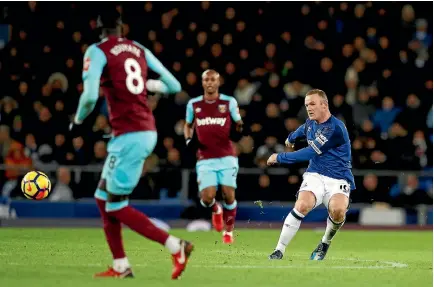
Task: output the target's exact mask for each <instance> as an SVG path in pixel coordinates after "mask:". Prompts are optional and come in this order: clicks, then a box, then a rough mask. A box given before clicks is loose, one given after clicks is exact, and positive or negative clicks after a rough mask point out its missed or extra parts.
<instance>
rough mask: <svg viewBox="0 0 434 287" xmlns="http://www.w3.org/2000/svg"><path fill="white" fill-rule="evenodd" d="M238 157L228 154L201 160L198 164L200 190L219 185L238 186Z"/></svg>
mask: <svg viewBox="0 0 434 287" xmlns="http://www.w3.org/2000/svg"><path fill="white" fill-rule="evenodd" d="M238 169H239V167H238V158H236V157H234V156H226V157H221V158H211V159H204V160H200V161H198V162H197V164H196V172H197V183H198V185H199V191H202V190H204V189H205V188H207V187H210V186H215V187H218V186H219V185H225V186H230V187H233V188H237V174H238Z"/></svg>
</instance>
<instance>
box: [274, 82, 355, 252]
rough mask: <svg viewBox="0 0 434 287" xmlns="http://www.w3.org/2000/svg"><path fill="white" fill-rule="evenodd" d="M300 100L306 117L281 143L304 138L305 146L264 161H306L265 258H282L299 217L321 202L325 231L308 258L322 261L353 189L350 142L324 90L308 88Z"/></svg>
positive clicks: (341, 219)
mask: <svg viewBox="0 0 434 287" xmlns="http://www.w3.org/2000/svg"><path fill="white" fill-rule="evenodd" d="M304 102H305V106H306V110H307V113H308V116H309V118H308V119H307V120H306V123H305V124H303V125H301V126H300V127H299V128H298V129H297V130H296V131H295V132H293V133H291V134H290V135H289V136H288V138H287V139H286V141H285V144H286V145H287V146H293V144H294V143H295V141H296V140H297V139H300V138H306V139H307V142H308V147H305V148H303V149H300V150H298V151H295V152H285V153H279V154H273V155H271V156H270V158H269V159H268V161H267V164H268V165H273V164H276V163H281V164H292V163H296V162H301V161H308V160H309V161H310V162H309V167H308V168H307V170H306V172H305V173H304V174H303V182H302V184H301V187H300V190H299V192H298V194H297V195H298V197H297V201H296V203H295V206H294V208H293V209H292V211H291V212H290V213H289V214H288V216H287V217H286V219H285V223H284V224H283V227H282V232H281V234H280V238H279V241H278V243H277V246H276V249H275V250H274V252H273V253H272V254H271V255H270V256H269V259H282V258H283V254H284V253H285V249H286V247H287V245H288V244H289V243H290V242H291V240H292V238H293V237H294V236H295V234H296V233H297V231H298V229H299V228H300V224H301V221H302V220H303V218H304V217H305V216H306V215H307V214H308V213H309V212H310V211H311V210H312V209H314V208H316V207H317V206H319V205H321V204H324V206H325V207H326V208H327V210H328V213H329V217H328V218H327V227H326V231H325V234H324V236H323V238H322V239H321V242H320V243H319V244H318V246H317V248H316V249H315V250H314V251H313V252H312V254H311V256H310V259H311V260H323V259H324V258H325V256H326V254H327V251H328V249H329V247H330V244H331V241H332V239H333V237H334V236H335V235H336V233H337V232H338V230H339V229H340V228H341V227H342V225H343V224H344V222H345V215H346V212H347V209H348V207H349V197H350V190H354V189H355V188H356V187H355V183H354V176H353V174H352V172H351V168H352V165H351V142H350V138H349V136H348V131H347V128H346V127H345V124H344V123H343V122H342V121H341V120H339V119H338V118H336V117H335V116H333V115H331V114H330V110H329V105H328V99H327V95H326V93H325V92H324V91H322V90H318V89H315V90H311V91H309V92H308V93H307V94H306V98H305V101H304Z"/></svg>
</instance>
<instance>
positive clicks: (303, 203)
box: [295, 199, 313, 215]
mask: <svg viewBox="0 0 434 287" xmlns="http://www.w3.org/2000/svg"><path fill="white" fill-rule="evenodd" d="M312 208H313V204H312V203H311V202H309V201H308V200H304V199H299V200H297V202H296V203H295V209H296V210H297V211H298V212H300V213H301V214H303V215H307V214H308V213H309V212H310V211H311V210H312Z"/></svg>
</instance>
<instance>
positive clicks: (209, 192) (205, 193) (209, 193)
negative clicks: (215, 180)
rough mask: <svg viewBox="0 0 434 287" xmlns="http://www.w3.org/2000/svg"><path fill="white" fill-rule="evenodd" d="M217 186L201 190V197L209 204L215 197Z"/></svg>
mask: <svg viewBox="0 0 434 287" xmlns="http://www.w3.org/2000/svg"><path fill="white" fill-rule="evenodd" d="M214 189H215V188H213V187H209V188H205V189H204V190H202V191H201V193H200V199H201V200H202V201H203V202H204V203H207V204H210V203H211V202H212V201H213V199H214V198H215V194H216V192H215V190H214Z"/></svg>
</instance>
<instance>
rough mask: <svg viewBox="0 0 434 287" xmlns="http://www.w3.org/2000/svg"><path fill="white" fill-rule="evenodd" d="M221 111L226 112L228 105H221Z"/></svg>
mask: <svg viewBox="0 0 434 287" xmlns="http://www.w3.org/2000/svg"><path fill="white" fill-rule="evenodd" d="M219 111H220V113H225V112H226V105H219Z"/></svg>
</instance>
